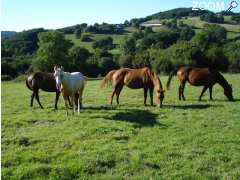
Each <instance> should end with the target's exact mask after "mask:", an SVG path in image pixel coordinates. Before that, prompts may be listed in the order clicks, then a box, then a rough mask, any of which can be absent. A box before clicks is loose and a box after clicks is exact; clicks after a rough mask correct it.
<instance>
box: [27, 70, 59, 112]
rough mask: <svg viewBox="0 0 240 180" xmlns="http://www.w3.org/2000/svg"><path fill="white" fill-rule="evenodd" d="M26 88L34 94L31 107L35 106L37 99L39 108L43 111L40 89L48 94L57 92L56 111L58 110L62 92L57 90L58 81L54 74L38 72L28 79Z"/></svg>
mask: <svg viewBox="0 0 240 180" xmlns="http://www.w3.org/2000/svg"><path fill="white" fill-rule="evenodd" d="M26 86H27V87H28V89H30V90H31V91H32V92H33V93H32V95H31V103H30V106H33V99H34V97H35V98H36V100H37V102H38V104H39V106H40V107H41V108H42V109H43V106H42V104H41V103H40V100H39V95H38V94H39V89H42V90H43V91H47V92H56V99H55V109H57V102H58V98H59V95H60V91H59V90H58V89H57V88H56V81H55V78H54V75H53V73H45V72H36V73H33V74H31V75H30V76H28V77H27V79H26Z"/></svg>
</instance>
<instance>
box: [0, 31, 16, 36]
mask: <svg viewBox="0 0 240 180" xmlns="http://www.w3.org/2000/svg"><path fill="white" fill-rule="evenodd" d="M16 33H17V32H16V31H1V36H2V37H7V36H12V35H14V34H16Z"/></svg>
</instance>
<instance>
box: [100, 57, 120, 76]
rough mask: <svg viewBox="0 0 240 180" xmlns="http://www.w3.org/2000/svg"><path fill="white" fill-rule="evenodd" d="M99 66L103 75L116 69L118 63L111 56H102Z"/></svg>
mask: <svg viewBox="0 0 240 180" xmlns="http://www.w3.org/2000/svg"><path fill="white" fill-rule="evenodd" d="M98 67H99V68H100V71H101V75H105V74H107V72H109V71H110V70H112V69H115V68H116V67H117V65H116V63H115V62H114V61H113V59H112V58H111V57H102V58H100V59H99V61H98Z"/></svg>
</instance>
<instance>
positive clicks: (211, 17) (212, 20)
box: [200, 12, 224, 23]
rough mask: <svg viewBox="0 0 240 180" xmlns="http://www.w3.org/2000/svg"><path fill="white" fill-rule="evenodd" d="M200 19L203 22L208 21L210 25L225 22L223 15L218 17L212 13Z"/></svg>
mask: <svg viewBox="0 0 240 180" xmlns="http://www.w3.org/2000/svg"><path fill="white" fill-rule="evenodd" d="M200 19H201V20H202V21H206V22H209V23H223V22H224V18H223V15H222V14H219V15H216V14H214V13H212V12H211V13H207V14H203V15H201V16H200Z"/></svg>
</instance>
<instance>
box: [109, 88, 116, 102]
mask: <svg viewBox="0 0 240 180" xmlns="http://www.w3.org/2000/svg"><path fill="white" fill-rule="evenodd" d="M115 93H116V87H114V90H113V92H112V95H111V98H110V105H112V101H113V97H114V94H115Z"/></svg>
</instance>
